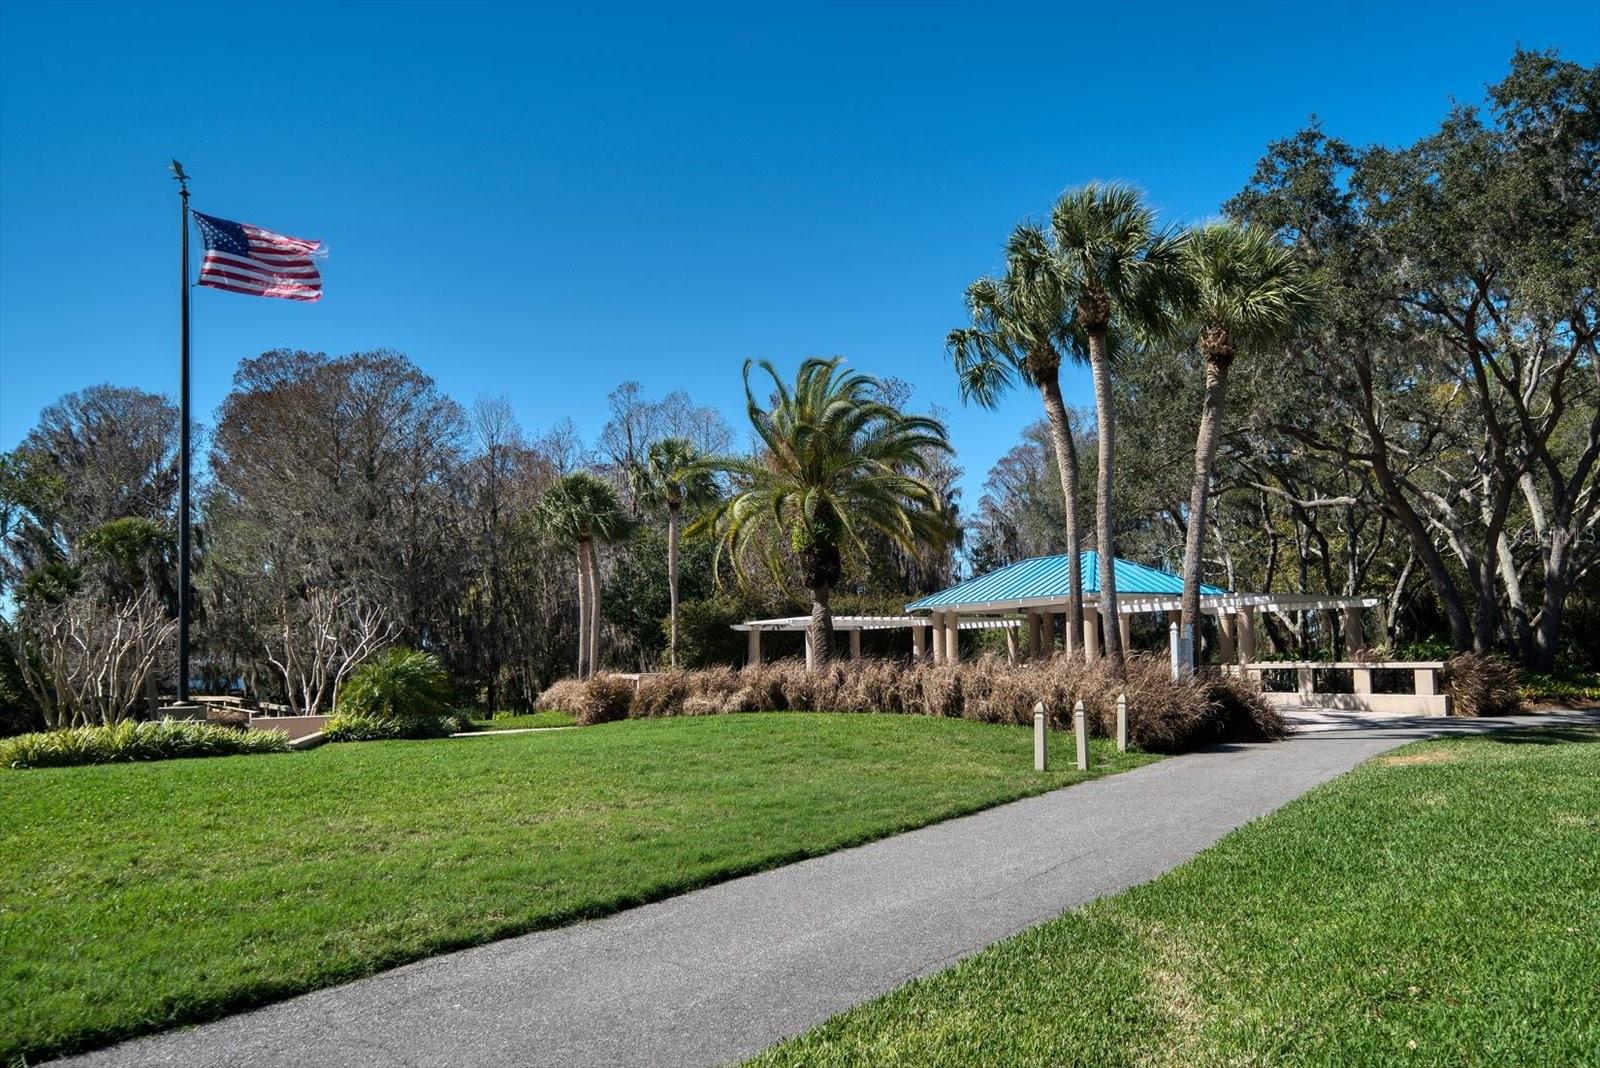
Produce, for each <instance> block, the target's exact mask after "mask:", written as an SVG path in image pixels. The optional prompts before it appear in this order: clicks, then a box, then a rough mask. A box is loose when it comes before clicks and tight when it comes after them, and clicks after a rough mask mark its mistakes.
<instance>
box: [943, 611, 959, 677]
mask: <svg viewBox="0 0 1600 1068" xmlns="http://www.w3.org/2000/svg"><path fill="white" fill-rule="evenodd" d="M944 658H945V659H946V660H947V661H949V662H950V663H952V664H959V663H961V617H960V616H958V615H956V614H955V613H954V612H946V613H945V614H944Z"/></svg>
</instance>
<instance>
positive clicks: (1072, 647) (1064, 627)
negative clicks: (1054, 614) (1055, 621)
mask: <svg viewBox="0 0 1600 1068" xmlns="http://www.w3.org/2000/svg"><path fill="white" fill-rule="evenodd" d="M1081 641H1082V639H1081V638H1079V637H1078V636H1077V635H1076V634H1074V633H1072V613H1071V612H1062V613H1061V653H1062V655H1063V656H1071V655H1072V654H1073V653H1075V652H1077V651H1078V645H1079V643H1080V642H1081Z"/></svg>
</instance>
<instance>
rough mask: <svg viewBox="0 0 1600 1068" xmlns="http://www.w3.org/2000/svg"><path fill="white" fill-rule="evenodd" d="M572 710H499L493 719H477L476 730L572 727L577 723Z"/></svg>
mask: <svg viewBox="0 0 1600 1068" xmlns="http://www.w3.org/2000/svg"><path fill="white" fill-rule="evenodd" d="M577 722H578V721H577V720H576V719H574V718H573V716H572V713H570V712H523V713H508V712H497V713H495V715H494V717H493V718H492V719H475V720H473V721H472V729H473V730H475V731H515V730H522V729H524V728H526V727H571V726H574V725H576V724H577Z"/></svg>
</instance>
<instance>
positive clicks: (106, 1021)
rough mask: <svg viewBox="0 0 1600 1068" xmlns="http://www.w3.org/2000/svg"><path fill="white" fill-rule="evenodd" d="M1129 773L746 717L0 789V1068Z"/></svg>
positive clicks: (1007, 734)
mask: <svg viewBox="0 0 1600 1068" xmlns="http://www.w3.org/2000/svg"><path fill="white" fill-rule="evenodd" d="M1057 744H1058V746H1059V747H1061V748H1062V750H1063V751H1070V745H1071V743H1070V741H1068V740H1062V741H1060V742H1058V743H1057ZM1153 759H1155V758H1154V757H1151V756H1146V755H1140V754H1134V753H1128V754H1119V753H1117V752H1116V751H1115V749H1114V748H1113V747H1112V746H1110V745H1108V744H1107V743H1104V742H1098V741H1097V742H1096V743H1095V747H1094V756H1093V770H1092V771H1091V772H1090V773H1088V774H1085V773H1080V772H1078V771H1076V770H1072V769H1070V768H1067V769H1063V770H1057V771H1051V772H1048V773H1037V772H1034V771H1033V765H1032V739H1031V736H1030V733H1029V732H1028V731H1026V730H1023V729H1019V728H1015V727H1000V726H992V725H987V724H981V723H971V722H964V721H961V720H939V719H930V718H917V717H908V716H877V715H850V716H835V715H814V714H812V715H789V714H771V715H748V716H722V717H711V718H698V719H672V720H658V721H651V722H635V723H619V724H609V725H604V726H598V727H593V728H590V729H586V730H581V731H561V732H555V733H549V734H526V735H507V736H505V737H501V738H483V739H478V740H475V741H473V742H471V743H470V744H468V743H463V742H461V741H458V740H449V739H443V740H438V741H396V742H368V743H362V744H358V745H330V746H324V747H323V748H321V749H317V750H314V751H312V752H307V753H299V754H294V755H293V756H289V757H282V756H273V757H254V756H251V757H231V758H226V759H216V760H178V761H166V762H163V763H148V764H130V765H118V766H108V767H80V768H62V769H41V770H37V771H30V772H27V773H17V774H5V775H0V807H3V810H4V812H5V814H6V820H5V823H4V826H3V829H0V1064H4V1063H7V1062H8V1061H9V1060H11V1059H14V1058H19V1057H23V1056H26V1057H27V1058H29V1059H30V1060H33V1059H40V1058H43V1057H47V1056H50V1055H53V1054H57V1053H62V1052H67V1051H70V1050H74V1049H80V1048H84V1047H88V1046H93V1045H99V1044H104V1043H108V1042H111V1041H113V1040H116V1039H119V1038H125V1037H129V1036H132V1035H136V1034H140V1033H145V1032H150V1031H154V1030H158V1029H161V1028H165V1027H170V1026H173V1025H177V1024H182V1023H190V1022H195V1021H199V1020H204V1019H208V1018H213V1017H216V1016H219V1015H221V1014H223V1013H225V1012H228V1011H232V1010H236V1009H240V1008H244V1007H247V1006H250V1005H256V1004H260V1003H263V1002H266V1001H269V1000H276V999H280V998H283V997H287V996H289V995H292V994H295V993H300V992H302V991H306V990H311V989H315V988H318V987H323V986H328V985H331V984H333V983H337V982H341V981H344V980H348V979H353V978H356V977H359V976H362V975H368V974H371V973H372V972H375V971H378V970H380V969H383V968H387V967H392V966H394V965H397V964H401V963H404V962H407V961H412V960H417V959H419V958H422V957H426V956H429V955H432V954H435V953H440V952H443V951H446V950H449V949H454V948H459V947H462V946H467V945H472V944H476V943H481V942H485V941H489V940H491V939H494V938H499V937H504V936H506V935H511V934H517V933H521V932H525V931H530V930H534V929H537V928H541V927H550V926H555V925H558V924H562V923H567V922H571V921H573V920H576V919H580V918H584V917H591V916H597V915H601V914H604V913H608V912H612V911H615V910H617V909H620V908H625V907H628V906H631V905H636V904H641V903H644V902H646V901H650V900H654V899H659V898H662V897H666V896H669V895H672V894H675V893H681V892H683V891H686V890H690V889H693V888H695V887H698V886H702V885H705V884H708V883H712V882H716V881H719V880H722V879H727V878H729V877H732V876H735V875H740V874H744V873H747V872H752V871H757V870H761V869H764V868H768V867H772V866H775V865H779V864H783V863H787V862H791V861H794V860H799V859H801V858H804V857H807V856H814V855H819V854H822V853H827V852H830V851H832V850H835V849H839V848H841V847H844V846H849V845H853V844H857V843H860V842H865V841H869V840H871V839H874V838H879V837H882V836H884V835H888V834H892V833H895V832H898V831H904V830H909V829H911V828H914V827H918V826H922V825H925V824H928V823H932V822H936V821H938V820H941V819H947V818H950V817H953V816H956V815H961V814H964V813H967V812H972V811H976V810H978V809H982V808H986V807H988V806H991V805H995V804H999V803H1001V802H1005V801H1010V800H1013V799H1016V798H1018V797H1023V796H1027V795H1029V794H1034V793H1038V792H1040V791H1043V790H1048V789H1052V788H1054V787H1057V786H1062V785H1065V784H1068V783H1072V782H1076V781H1079V780H1081V779H1084V778H1089V777H1093V776H1095V775H1101V774H1106V773H1108V772H1113V771H1118V770H1123V769H1127V768H1131V767H1134V766H1137V765H1139V764H1143V763H1147V762H1149V761H1150V760H1153ZM529 996H530V997H537V991H529Z"/></svg>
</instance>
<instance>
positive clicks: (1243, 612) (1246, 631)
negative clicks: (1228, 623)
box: [1238, 608, 1256, 664]
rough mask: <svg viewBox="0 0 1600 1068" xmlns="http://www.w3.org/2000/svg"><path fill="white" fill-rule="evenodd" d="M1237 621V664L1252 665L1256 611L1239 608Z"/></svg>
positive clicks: (1253, 659) (1254, 646)
mask: <svg viewBox="0 0 1600 1068" xmlns="http://www.w3.org/2000/svg"><path fill="white" fill-rule="evenodd" d="M1238 621H1239V663H1241V664H1249V663H1253V662H1254V661H1255V658H1256V610H1255V609H1254V608H1241V609H1239V615H1238Z"/></svg>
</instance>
